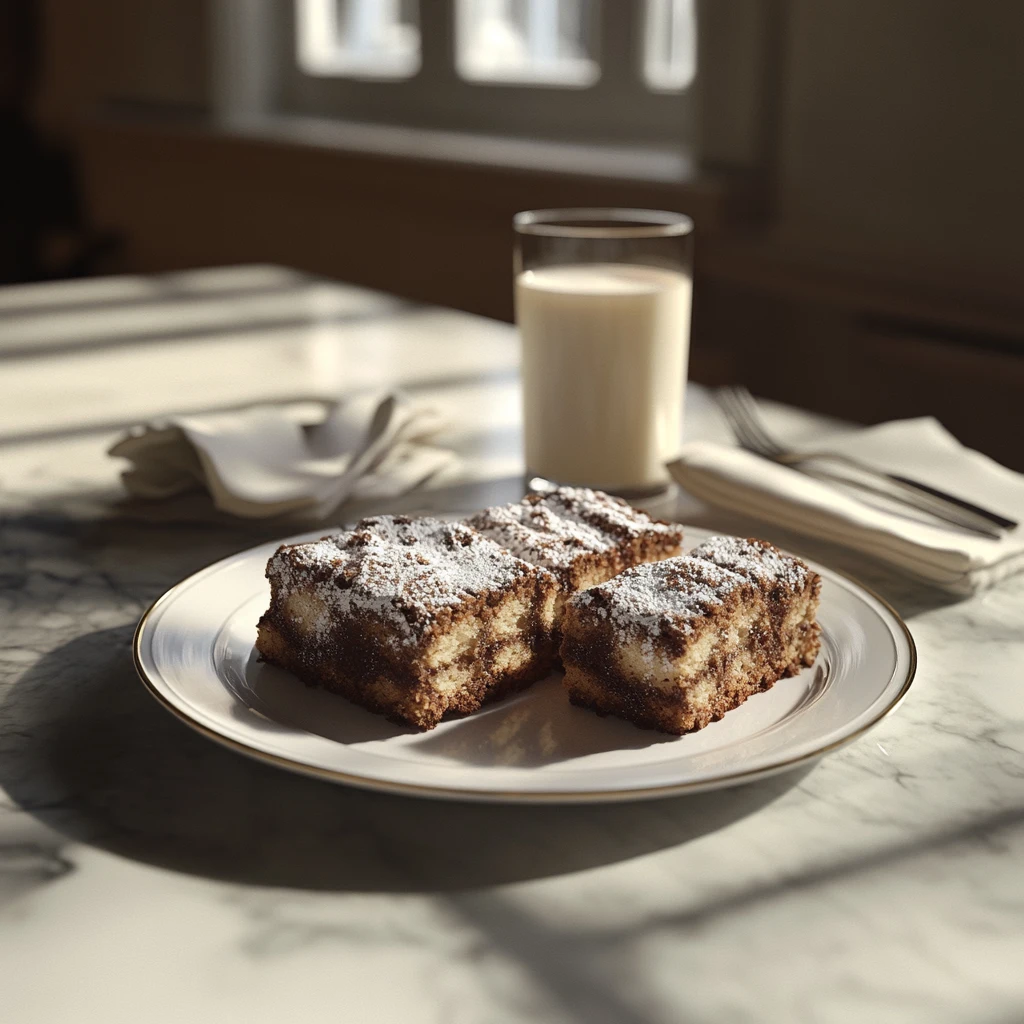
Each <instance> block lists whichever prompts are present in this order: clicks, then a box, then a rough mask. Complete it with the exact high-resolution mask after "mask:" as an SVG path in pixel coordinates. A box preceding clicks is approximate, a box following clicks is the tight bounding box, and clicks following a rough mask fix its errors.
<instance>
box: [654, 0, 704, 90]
mask: <svg viewBox="0 0 1024 1024" xmlns="http://www.w3.org/2000/svg"><path fill="white" fill-rule="evenodd" d="M645 21H646V23H645V25H644V81H645V82H646V83H647V86H648V88H650V89H654V90H656V91H658V92H682V91H683V89H685V88H686V87H687V86H688V85H689V84H690V83H691V82H692V81H693V76H694V75H695V74H696V73H697V19H696V16H695V14H694V0H647V12H646V19H645Z"/></svg>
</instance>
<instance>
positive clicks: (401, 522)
mask: <svg viewBox="0 0 1024 1024" xmlns="http://www.w3.org/2000/svg"><path fill="white" fill-rule="evenodd" d="M538 571H539V570H537V569H536V568H535V567H534V566H532V565H527V564H526V563H525V562H523V561H521V560H520V559H518V558H516V557H514V556H513V555H511V554H509V553H508V552H507V551H504V550H502V548H501V547H499V546H498V545H497V544H495V543H494V542H493V541H491V540H489V539H487V538H486V537H483V536H481V535H480V534H479V533H477V532H476V531H475V530H473V529H471V528H469V527H468V526H466V525H464V524H462V523H453V522H444V521H442V520H439V519H431V518H416V519H412V518H410V517H408V516H374V517H372V518H369V519H363V520H361V521H360V522H359V523H358V524H357V525H356V526H355V528H354V529H353V530H351V531H349V532H348V533H343V534H339V535H337V536H333V537H325V538H323V539H322V540H319V541H314V542H313V543H309V544H296V545H292V546H290V547H284V548H281V549H280V550H278V551H277V552H276V554H274V556H273V557H272V558H271V559H270V564H269V565H268V567H267V576H268V577H269V578H270V579H272V580H273V581H274V582H275V584H276V585H277V586H278V588H280V589H281V591H282V592H283V593H285V594H287V593H289V592H293V591H301V590H307V591H310V590H311V591H312V593H313V594H314V595H315V596H316V597H317V598H318V599H319V600H320V602H322V604H323V607H324V612H323V614H322V615H321V616H320V617H319V619H320V621H317V622H316V623H314V624H313V632H314V633H315V634H319V635H320V636H321V637H323V636H326V635H327V633H328V632H329V631H330V629H331V628H332V624H333V623H334V622H336V621H337V618H338V616H344V615H348V614H350V613H352V612H363V613H369V614H371V615H372V616H373V617H374V618H376V619H378V620H379V621H381V622H382V623H383V624H384V625H385V626H387V627H388V632H389V633H390V634H393V637H394V638H397V640H398V642H400V643H409V644H411V643H415V642H416V641H417V640H418V639H420V638H421V637H422V636H423V634H424V632H425V631H426V629H427V628H428V627H429V626H430V625H431V624H432V623H433V622H434V620H435V619H436V617H437V616H438V614H439V613H441V612H443V611H444V610H445V609H454V608H457V607H458V606H459V605H461V604H464V603H465V602H467V601H468V600H472V599H475V598H478V597H480V596H483V595H486V594H489V593H492V592H496V591H505V590H506V589H507V588H508V587H509V586H512V585H514V584H516V583H517V582H519V581H521V580H522V579H523V577H526V576H535V575H536V574H537V573H538Z"/></svg>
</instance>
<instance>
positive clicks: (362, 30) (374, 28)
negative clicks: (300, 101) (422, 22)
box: [295, 0, 420, 79]
mask: <svg viewBox="0 0 1024 1024" xmlns="http://www.w3.org/2000/svg"><path fill="white" fill-rule="evenodd" d="M295 14H296V31H295V35H296V59H297V61H298V63H299V67H300V68H302V70H303V71H304V72H305V73H306V74H308V75H348V76H351V77H353V78H371V79H372V78H410V77H412V76H413V75H415V74H416V72H417V71H419V69H420V29H419V9H418V4H417V3H416V0H300V2H299V3H298V4H297V6H296V10H295Z"/></svg>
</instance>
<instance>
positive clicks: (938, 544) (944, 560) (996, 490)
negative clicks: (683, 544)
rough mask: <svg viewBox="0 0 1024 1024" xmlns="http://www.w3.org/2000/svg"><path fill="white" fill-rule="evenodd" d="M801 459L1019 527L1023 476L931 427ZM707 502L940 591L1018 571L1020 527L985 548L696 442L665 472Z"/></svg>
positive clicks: (968, 537) (1022, 545)
mask: <svg viewBox="0 0 1024 1024" xmlns="http://www.w3.org/2000/svg"><path fill="white" fill-rule="evenodd" d="M804 450H807V451H811V450H815V451H830V452H839V453H842V454H845V455H852V456H855V457H856V458H858V459H861V460H863V461H864V462H866V463H867V464H868V465H870V466H872V467H875V468H877V469H881V470H886V471H888V472H890V473H902V474H903V475H905V476H908V477H911V478H912V479H914V480H917V481H919V482H921V483H926V484H931V485H932V486H933V487H939V488H941V489H942V490H944V491H947V492H948V493H950V494H956V495H957V496H959V497H963V498H966V499H967V500H968V501H972V502H974V503H975V504H977V505H982V506H984V507H985V508H988V509H991V510H992V511H994V512H999V513H1002V514H1003V515H1005V516H1008V517H1009V518H1011V519H1015V520H1017V521H1018V522H1024V476H1021V475H1020V474H1019V473H1014V472H1012V471H1011V470H1009V469H1006V468H1005V467H1004V466H1000V465H999V464H998V463H997V462H993V461H992V459H990V458H988V457H987V456H985V455H982V454H981V453H980V452H976V451H972V450H971V449H970V448H965V447H964V446H963V445H961V444H960V442H959V441H957V439H956V438H955V437H953V436H952V434H950V433H949V432H948V431H946V430H945V428H944V427H943V426H942V425H941V424H940V423H938V422H937V421H936V420H934V419H931V418H922V419H914V420H899V421H896V422H894V423H883V424H881V425H879V426H877V427H868V428H866V429H864V430H859V431H856V432H854V433H851V434H846V435H843V436H839V437H834V438H831V437H830V438H828V439H827V441H819V442H816V443H815V444H814V445H813V446H811V445H807V446H804ZM668 468H669V471H670V472H671V474H672V476H673V478H674V479H675V480H676V481H677V482H678V483H679V484H680V485H681V486H682V487H683V488H684V489H685V490H687V491H689V492H690V493H691V494H693V495H694V496H695V497H697V498H700V499H701V500H703V501H707V502H709V503H711V504H713V505H718V506H720V507H722V508H727V509H730V510H732V511H738V512H743V513H746V514H748V515H753V516H756V517H758V518H760V519H764V520H767V521H769V522H773V523H778V524H779V525H780V526H784V527H786V528H788V529H790V530H794V531H797V532H800V533H805V534H808V535H810V536H812V537H820V538H823V539H825V540H829V541H834V542H836V543H839V544H844V545H846V546H847V547H851V548H854V549H856V550H858V551H862V552H864V553H866V554H869V555H872V556H874V557H875V558H878V559H881V560H882V561H885V562H889V563H891V564H892V565H895V566H897V567H899V568H900V569H902V570H904V571H905V572H907V573H909V574H911V575H913V576H916V577H917V578H919V579H923V580H927V581H928V582H929V583H933V584H936V585H937V586H939V587H942V588H944V589H946V590H950V591H952V592H954V593H959V594H970V593H973V592H974V591H976V590H981V589H983V588H985V587H990V586H992V585H993V584H995V583H998V582H999V581H1000V580H1003V579H1005V578H1006V577H1007V576H1010V575H1012V574H1013V573H1016V572H1020V571H1021V570H1024V526H1020V527H1017V529H1015V530H1013V531H1010V532H1009V533H1007V534H1005V535H1004V536H1003V537H1002V538H1000V539H998V540H996V539H988V538H986V537H982V536H979V535H976V534H973V533H970V532H967V531H965V530H960V529H958V528H957V527H955V526H946V525H945V524H943V523H940V522H938V521H936V520H934V519H930V518H928V517H914V516H913V515H912V514H911V515H908V514H900V513H898V512H896V511H894V508H895V506H892V505H890V506H889V508H888V509H887V508H885V507H881V506H871V505H867V504H865V503H863V502H862V501H861V500H858V498H857V497H855V496H854V495H856V494H857V492H856V491H854V490H848V489H846V488H844V487H836V486H832V485H831V484H829V483H825V482H823V481H820V480H816V479H813V478H811V477H809V476H805V475H804V474H802V473H798V472H797V471H796V470H793V469H789V468H787V467H785V466H779V465H776V464H775V463H772V462H768V461H767V460H765V459H762V458H759V457H758V456H756V455H752V454H750V453H749V452H745V451H743V450H741V449H739V448H735V447H732V446H728V445H721V444H713V443H711V442H705V441H692V442H690V443H688V444H686V445H684V448H683V452H682V454H681V455H680V457H679V458H678V459H677V460H676V461H675V462H673V463H671V464H670V465H669V467H668Z"/></svg>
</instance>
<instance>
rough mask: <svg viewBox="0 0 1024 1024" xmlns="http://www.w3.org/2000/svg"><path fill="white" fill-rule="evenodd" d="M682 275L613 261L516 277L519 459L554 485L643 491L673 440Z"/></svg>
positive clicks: (679, 397)
mask: <svg viewBox="0 0 1024 1024" xmlns="http://www.w3.org/2000/svg"><path fill="white" fill-rule="evenodd" d="M691 291H692V286H691V280H690V278H689V276H688V275H686V274H683V273H680V272H678V271H674V270H662V269H658V268H654V267H641V266H631V265H628V264H617V263H597V264H577V265H568V266H556V267H544V268H541V269H538V270H527V271H524V272H523V273H521V274H519V276H518V278H517V279H516V320H517V322H518V324H519V331H520V335H521V338H522V378H523V411H524V418H525V423H524V428H525V437H526V465H527V468H528V470H529V471H530V472H531V473H534V474H538V475H540V476H543V477H546V478H547V479H549V480H553V481H556V482H558V483H568V484H586V485H589V486H592V487H599V488H602V489H606V490H616V491H631V490H636V491H643V490H650V489H652V488H657V487H659V486H662V485H664V484H665V483H666V482H667V480H668V474H667V473H666V471H665V461H666V460H667V459H670V458H671V457H672V456H673V455H675V454H676V452H677V449H678V447H679V442H680V427H681V422H682V413H683V389H684V384H685V381H686V364H687V357H688V355H689V338H690V297H691Z"/></svg>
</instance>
